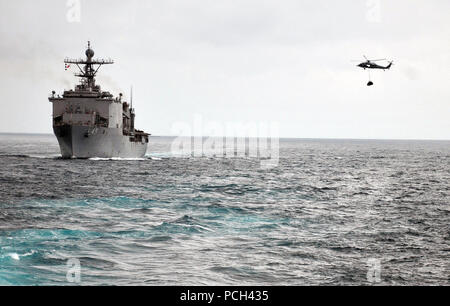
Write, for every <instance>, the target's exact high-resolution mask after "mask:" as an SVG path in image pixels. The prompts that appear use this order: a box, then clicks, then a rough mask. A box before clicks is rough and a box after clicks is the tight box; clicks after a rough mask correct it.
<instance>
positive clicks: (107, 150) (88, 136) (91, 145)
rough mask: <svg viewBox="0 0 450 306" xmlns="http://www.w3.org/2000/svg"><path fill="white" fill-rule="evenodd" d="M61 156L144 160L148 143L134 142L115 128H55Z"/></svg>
mask: <svg viewBox="0 0 450 306" xmlns="http://www.w3.org/2000/svg"><path fill="white" fill-rule="evenodd" d="M53 131H54V133H55V136H56V138H57V139H58V143H59V147H60V149H61V155H62V158H64V159H69V158H80V159H87V158H95V157H97V158H142V157H144V156H145V153H146V152H147V145H148V144H147V143H146V142H132V141H130V137H129V136H124V135H122V131H121V130H119V129H115V128H105V127H89V126H76V125H63V126H54V127H53Z"/></svg>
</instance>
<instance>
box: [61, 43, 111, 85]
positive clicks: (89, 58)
mask: <svg viewBox="0 0 450 306" xmlns="http://www.w3.org/2000/svg"><path fill="white" fill-rule="evenodd" d="M85 54H86V59H81V58H80V59H70V58H66V59H65V60H64V63H66V64H75V65H76V66H77V67H78V69H79V70H80V73H76V74H75V76H77V77H79V78H81V82H82V84H83V85H84V86H86V87H87V88H91V89H94V87H95V75H96V74H97V72H98V70H99V69H100V67H101V66H103V65H110V64H114V61H113V60H111V59H94V54H95V53H94V50H92V49H91V42H90V41H88V48H87V50H86V52H85ZM80 65H84V67H83V69H82V68H81V67H80ZM95 65H98V67H97V68H95Z"/></svg>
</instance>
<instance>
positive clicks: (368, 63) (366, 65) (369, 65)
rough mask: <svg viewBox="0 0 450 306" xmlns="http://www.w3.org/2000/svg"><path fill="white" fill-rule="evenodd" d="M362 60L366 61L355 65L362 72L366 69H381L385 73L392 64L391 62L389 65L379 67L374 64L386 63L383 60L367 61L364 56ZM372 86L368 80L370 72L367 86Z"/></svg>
mask: <svg viewBox="0 0 450 306" xmlns="http://www.w3.org/2000/svg"><path fill="white" fill-rule="evenodd" d="M364 58H365V59H366V61H365V62H362V63H360V64H358V65H357V67H360V68H363V69H364V70H366V69H383V71H386V69H387V70H389V69H391V67H392V64H393V63H394V62H393V61H389V65H387V66H381V65H378V64H376V63H375V62H379V61H387V60H386V59H385V58H384V59H375V60H369V59H368V58H367V57H366V56H365V55H364ZM372 85H373V82H372V81H371V80H370V71H369V82H368V83H367V86H372Z"/></svg>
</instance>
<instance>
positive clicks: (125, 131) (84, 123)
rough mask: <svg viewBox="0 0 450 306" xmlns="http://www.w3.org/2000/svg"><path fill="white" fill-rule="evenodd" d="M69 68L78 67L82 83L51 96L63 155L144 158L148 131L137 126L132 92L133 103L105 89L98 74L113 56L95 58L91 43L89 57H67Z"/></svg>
mask: <svg viewBox="0 0 450 306" xmlns="http://www.w3.org/2000/svg"><path fill="white" fill-rule="evenodd" d="M64 63H65V65H66V69H67V68H68V67H70V65H74V66H77V67H78V69H79V72H78V73H76V74H75V75H76V76H77V77H79V78H80V84H79V85H76V86H75V89H71V90H66V91H64V94H63V95H62V96H59V95H58V96H56V93H55V91H52V94H51V96H50V98H49V101H50V102H51V103H52V104H53V131H54V133H55V135H56V138H57V139H58V143H59V147H60V149H61V155H62V157H63V158H92V157H99V158H113V157H120V158H141V157H143V156H144V155H145V153H146V151H147V146H148V138H149V134H147V133H145V132H143V131H140V130H137V129H135V128H134V121H135V111H134V109H133V98H132V93H131V97H130V103H128V102H126V101H124V100H123V95H122V94H121V93H120V94H119V96H118V97H114V96H113V95H112V94H111V93H109V92H108V91H102V89H101V87H100V86H99V85H97V84H96V83H95V76H96V74H97V72H98V70H99V69H100V67H101V66H103V65H109V64H113V63H114V62H113V61H112V60H110V59H108V60H105V59H94V50H92V49H91V44H90V42H88V47H87V50H86V59H68V58H66V59H65V60H64Z"/></svg>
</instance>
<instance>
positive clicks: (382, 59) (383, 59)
mask: <svg viewBox="0 0 450 306" xmlns="http://www.w3.org/2000/svg"><path fill="white" fill-rule="evenodd" d="M370 61H371V62H379V61H387V59H385V58H380V59H374V60H370Z"/></svg>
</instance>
